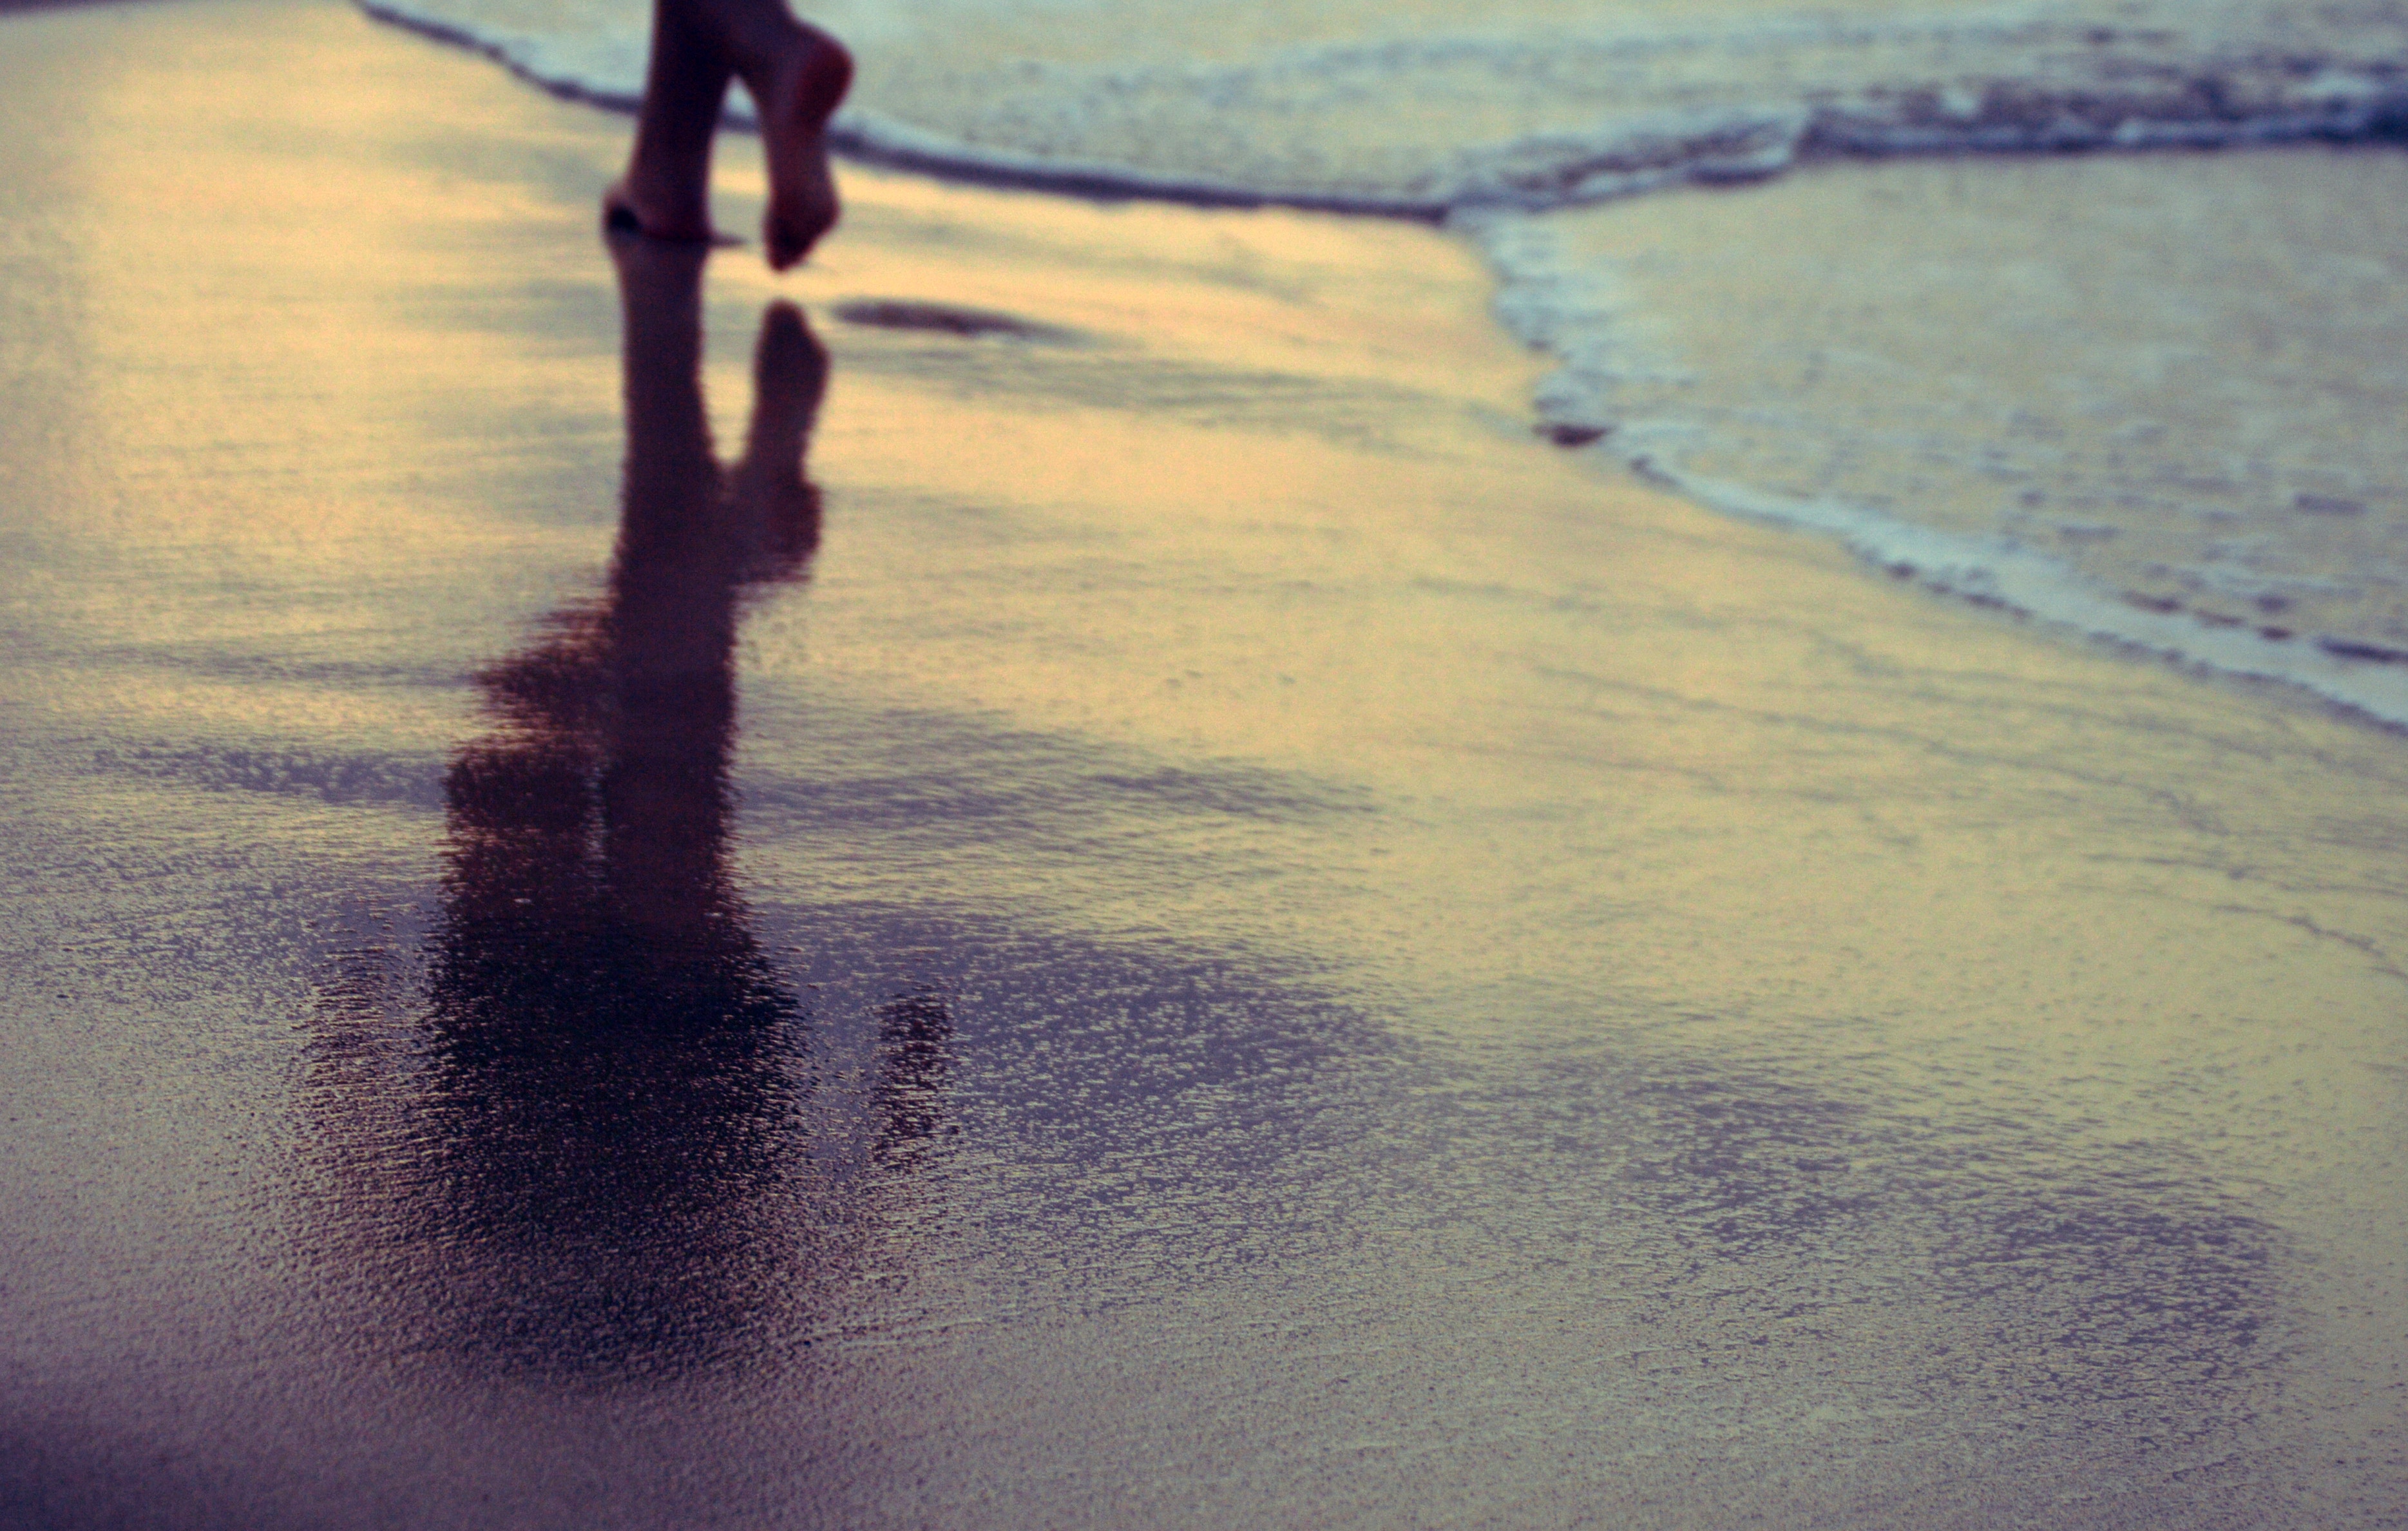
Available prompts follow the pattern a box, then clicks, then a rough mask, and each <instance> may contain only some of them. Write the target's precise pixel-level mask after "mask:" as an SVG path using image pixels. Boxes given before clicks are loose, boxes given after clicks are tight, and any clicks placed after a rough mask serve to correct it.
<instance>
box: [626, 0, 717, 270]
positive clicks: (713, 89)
mask: <svg viewBox="0 0 2408 1531" xmlns="http://www.w3.org/2000/svg"><path fill="white" fill-rule="evenodd" d="M699 8H702V7H696V6H695V5H694V4H693V3H692V0H657V4H656V6H655V8H654V10H653V13H652V62H651V64H650V65H649V66H648V68H647V70H646V75H645V79H644V104H643V108H642V109H641V111H640V112H639V113H638V116H637V119H636V147H635V151H634V152H633V153H632V154H631V155H630V156H629V157H628V162H627V173H626V175H625V176H624V177H623V178H621V180H620V181H619V183H618V184H617V185H616V186H613V187H611V188H610V191H609V195H607V196H605V198H604V199H603V212H604V217H605V220H606V221H607V222H608V223H609V226H611V227H612V228H614V229H626V230H630V231H636V232H641V233H644V234H649V235H651V236H652V237H654V238H664V239H689V240H708V239H709V238H710V237H711V227H710V143H711V137H712V135H713V134H715V133H717V132H718V130H719V119H720V114H721V112H722V111H723V110H724V108H725V105H726V101H727V86H728V82H729V80H730V79H733V78H734V74H735V70H734V67H733V65H732V64H731V63H730V62H729V60H728V57H727V51H726V50H725V48H724V46H722V44H721V43H720V41H719V39H718V38H717V37H716V36H712V34H711V31H710V29H708V28H707V27H705V26H704V25H701V24H698V23H700V22H702V21H703V20H704V18H702V17H698V16H696V15H695V10H696V9H699Z"/></svg>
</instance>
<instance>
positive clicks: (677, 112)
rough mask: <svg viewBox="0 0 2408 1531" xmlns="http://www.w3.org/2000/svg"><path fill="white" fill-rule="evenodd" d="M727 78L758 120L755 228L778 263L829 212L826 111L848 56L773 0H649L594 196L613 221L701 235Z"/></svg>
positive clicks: (847, 81)
mask: <svg viewBox="0 0 2408 1531" xmlns="http://www.w3.org/2000/svg"><path fill="white" fill-rule="evenodd" d="M730 79H741V80H743V81H744V88H745V90H746V91H747V92H748V93H749V94H751V95H752V97H753V105H754V107H755V108H757V110H758V112H759V114H760V119H761V143H762V149H763V152H764V153H765V154H766V155H767V160H768V169H769V209H768V214H767V217H766V218H765V219H764V220H763V227H762V238H763V240H764V242H765V244H766V245H767V253H768V257H769V264H770V265H771V266H773V267H776V268H778V269H779V270H781V271H782V270H784V269H785V268H786V267H789V266H792V265H794V264H795V263H796V261H798V260H801V259H802V258H803V256H804V254H805V253H807V252H808V251H810V247H811V246H812V245H813V244H814V243H816V242H818V240H819V238H820V237H821V236H822V235H824V234H825V233H826V232H827V231H828V229H829V228H831V227H832V226H834V224H835V223H836V218H837V202H836V183H835V181H834V179H833V178H832V177H831V175H830V174H829V171H828V160H827V121H828V118H829V117H831V116H832V115H834V114H835V111H836V108H837V104H838V103H839V102H840V101H842V100H843V99H844V93H845V91H846V89H847V88H848V87H849V86H850V85H851V84H852V83H853V59H852V57H851V56H850V55H848V54H847V53H846V52H845V51H844V50H843V48H841V47H840V46H839V45H838V43H837V42H836V40H835V39H834V38H832V37H830V36H828V35H827V34H825V33H824V32H821V31H819V30H818V29H816V28H814V27H809V26H805V25H804V24H803V23H801V22H797V21H796V20H795V18H794V16H793V15H792V14H791V13H790V12H788V10H787V9H786V7H785V5H784V3H783V0H654V9H653V13H652V65H651V68H650V70H649V72H648V74H647V76H646V79H645V81H644V105H643V111H642V113H641V115H640V116H639V117H638V121H637V126H636V149H635V153H634V155H633V156H632V158H631V159H630V161H629V163H628V166H627V174H626V176H625V177H624V179H622V180H621V181H620V182H619V184H618V185H616V186H614V187H612V188H611V189H610V192H609V195H608V196H607V197H605V198H604V201H603V209H604V213H605V216H606V218H607V219H608V221H609V224H610V225H611V226H612V227H614V228H627V229H634V230H640V231H641V232H643V233H645V234H649V235H652V236H654V237H655V238H669V239H708V238H710V237H711V229H710V139H711V134H712V132H713V131H714V130H715V129H716V128H717V127H718V125H719V114H720V109H721V107H722V104H723V103H724V101H725V99H726V94H727V86H728V82H729V80H730Z"/></svg>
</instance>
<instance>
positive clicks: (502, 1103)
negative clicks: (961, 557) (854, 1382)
mask: <svg viewBox="0 0 2408 1531" xmlns="http://www.w3.org/2000/svg"><path fill="white" fill-rule="evenodd" d="M612 245H613V255H614V258H615V259H616V260H617V262H618V264H619V273H620V282H621V291H622V296H623V301H624V313H625V319H624V323H625V326H626V330H625V334H626V342H625V386H626V407H627V458H626V476H625V501H624V513H623V519H622V523H621V528H620V540H619V546H618V552H617V557H616V560H615V563H614V566H613V569H612V571H611V577H610V584H609V592H608V595H607V596H606V598H605V599H602V600H601V601H599V602H597V603H595V604H591V605H585V606H579V607H573V608H570V609H568V610H566V611H564V612H561V613H557V614H554V615H553V616H552V618H550V619H549V621H548V622H547V624H546V629H547V630H546V633H545V636H544V637H543V638H542V639H541V640H540V641H538V643H535V644H533V645H532V646H530V647H529V648H527V649H526V650H524V651H523V652H522V653H520V654H518V655H517V656H515V657H511V658H509V659H508V660H506V661H504V662H503V663H501V664H499V665H496V666H495V667H494V668H493V669H491V670H489V671H487V672H485V673H484V674H483V675H481V676H480V685H481V686H482V687H483V689H484V691H485V694H486V701H487V706H488V710H489V712H490V713H491V714H492V715H493V717H494V720H495V727H494V728H493V729H492V730H491V731H490V732H489V733H487V734H486V735H485V736H483V737H482V738H480V739H478V740H476V741H474V742H472V743H471V744H467V745H466V746H465V747H464V748H463V749H462V750H461V751H460V752H459V754H458V756H457V757H456V758H455V759H454V761H453V764H452V772H451V774H450V776H449V778H448V780H447V781H446V783H445V800H446V807H447V830H448V832H447V842H446V847H445V860H446V874H445V876H444V880H443V909H442V918H441V921H440V923H439V925H438V926H437V929H436V931H435V932H434V933H433V935H432V937H431V939H430V941H429V943H428V947H427V949H428V953H429V957H430V968H429V975H428V981H427V986H426V1003H425V1008H424V1011H423V1018H421V1019H420V1020H418V1021H417V1022H416V1023H415V1024H414V1025H412V1026H411V1027H410V1029H409V1033H406V1034H405V1036H404V1038H402V1039H400V1040H401V1043H402V1045H401V1046H400V1047H395V1046H394V1042H395V1040H396V1039H395V1038H394V1037H393V1036H392V1035H391V1034H390V1033H380V1032H379V1031H378V1029H377V1027H376V1025H375V1023H374V1018H373V1016H372V1015H370V1014H369V1013H368V1012H370V1011H371V1010H372V1009H373V1006H372V1005H369V1004H355V1005H353V1006H351V1008H353V1009H354V1010H356V1011H358V1012H359V1014H358V1015H356V1016H352V1017H349V1018H347V1017H345V1016H344V1015H343V1014H342V1012H343V1011H344V1009H345V1004H344V1002H343V1000H342V997H341V996H340V995H339V994H337V995H334V996H332V997H331V999H330V1004H329V1005H328V1007H327V1008H328V1010H329V1011H330V1012H331V1013H330V1014H329V1015H328V1017H327V1024H326V1025H325V1027H324V1028H323V1029H322V1037H323V1039H324V1042H325V1046H324V1047H322V1050H321V1069H320V1074H319V1079H318V1084H319V1090H318V1095H319V1099H320V1101H321V1103H322V1119H323V1120H324V1121H325V1122H326V1123H327V1131H326V1134H325V1135H326V1137H327V1139H328V1143H329V1148H331V1150H332V1152H333V1155H334V1163H335V1165H336V1172H337V1173H336V1175H335V1184H336V1196H337V1202H338V1204H339V1206H338V1209H337V1221H338V1222H339V1224H340V1225H341V1226H343V1227H345V1228H346V1229H348V1230H350V1232H351V1238H350V1239H348V1240H346V1242H347V1244H348V1245H349V1247H350V1248H351V1249H352V1250H353V1251H354V1253H355V1254H356V1255H358V1256H361V1257H364V1259H365V1262H366V1264H367V1267H368V1269H370V1270H371V1271H379V1272H380V1273H381V1281H382V1284H383V1285H384V1286H385V1287H386V1288H388V1289H389V1290H390V1291H391V1294H392V1300H393V1304H394V1308H395V1317H396V1319H397V1320H398V1321H399V1322H401V1323H402V1325H403V1327H404V1329H405V1330H417V1331H418V1332H419V1336H418V1340H417V1341H415V1343H423V1342H431V1343H434V1344H436V1345H438V1346H440V1347H443V1348H446V1349H452V1350H466V1351H468V1352H471V1353H476V1354H480V1355H484V1356H487V1357H490V1358H493V1359H495V1360H497V1361H500V1362H503V1363H504V1364H506V1365H513V1366H532V1367H535V1368H537V1369H538V1370H544V1371H567V1372H575V1373H581V1374H589V1375H590V1374H594V1373H595V1372H596V1371H597V1370H598V1371H599V1372H602V1373H608V1374H621V1375H624V1374H625V1373H627V1372H628V1371H630V1370H638V1371H657V1370H659V1369H661V1368H662V1367H665V1366H674V1365H682V1364H686V1363H691V1362H695V1361H699V1360H704V1359H707V1358H708V1357H710V1355H712V1354H714V1353H716V1352H719V1351H721V1350H724V1349H725V1348H726V1346H727V1345H728V1344H729V1343H731V1342H732V1341H733V1340H734V1339H735V1338H736V1336H739V1335H741V1334H743V1333H744V1332H746V1331H748V1330H751V1329H755V1328H757V1327H758V1325H759V1323H760V1322H762V1321H763V1320H764V1319H766V1318H767V1317H768V1316H769V1315H770V1314H773V1313H782V1314H784V1315H785V1317H786V1319H787V1320H788V1321H789V1322H791V1321H794V1320H796V1318H797V1316H798V1315H799V1313H800V1311H801V1310H800V1309H799V1308H798V1307H797V1306H796V1305H797V1304H798V1303H803V1302H806V1301H807V1300H808V1299H809V1298H810V1294H811V1293H812V1292H814V1291H816V1290H818V1289H819V1288H821V1287H822V1286H824V1279H825V1277H826V1275H827V1274H828V1267H830V1266H831V1265H832V1264H833V1265H842V1264H847V1263H848V1262H850V1261H851V1260H852V1259H853V1255H852V1253H851V1252H849V1251H850V1250H851V1249H852V1246H853V1245H855V1244H857V1243H858V1242H859V1241H860V1239H861V1238H862V1237H864V1236H866V1231H867V1228H868V1227H869V1225H870V1224H872V1223H874V1222H875V1220H876V1219H875V1216H874V1213H873V1212H872V1210H871V1209H870V1208H869V1207H868V1206H866V1205H863V1204H861V1203H860V1196H859V1192H858V1188H855V1189H853V1190H848V1189H846V1187H845V1186H844V1185H842V1184H839V1183H838V1182H839V1181H840V1180H842V1179H843V1178H844V1177H843V1176H842V1174H840V1173H835V1172H834V1170H833V1167H832V1166H831V1165H829V1164H827V1163H812V1162H811V1161H810V1159H809V1158H808V1157H807V1156H806V1155H805V1153H804V1139H805V1134H804V1133H803V1131H802V1126H803V1123H802V1120H801V1118H802V1116H803V1113H804V1112H805V1110H806V1108H807V1107H808V1106H809V1105H810V1080H809V1077H808V1075H807V1067H808V1063H807V1052H806V1048H805V1047H804V1038H803V1035H802V1033H801V1026H802V1017H801V1015H800V1013H799V1007H798V1006H797V1004H796V1000H795V997H794V995H793V994H792V992H791V991H790V990H789V989H788V988H787V987H786V986H785V985H784V984H783V983H782V982H781V979H780V978H779V976H778V975H777V973H776V972H775V970H774V969H773V967H772V965H771V963H770V962H769V960H767V956H766V955H765V954H764V953H763V952H762V951H761V950H760V948H759V946H758V945H757V942H756V940H755V938H754V936H753V933H752V930H751V926H750V921H749V917H748V914H747V911H746V909H745V907H744V905H743V903H742V901H741V899H740V898H739V897H738V893H737V891H736V888H735V887H734V883H733V878H732V876H731V874H730V871H729V867H728V830H729V821H730V817H731V807H730V798H729V784H728V779H727V772H728V758H729V754H730V751H731V749H732V746H733V744H734V739H735V730H736V690H735V676H734V655H735V641H736V634H737V626H738V617H739V614H740V606H741V603H742V601H743V599H744V598H745V595H746V592H747V590H748V589H750V588H753V587H756V586H759V585H763V584H766V583H768V582H775V581H780V580H787V579H792V578H794V577H796V575H797V574H799V573H800V572H801V571H802V570H803V568H804V567H805V565H806V563H807V561H808V560H809V558H810V556H811V554H812V552H813V550H814V548H815V547H816V545H817V542H818V536H819V502H818V497H817V494H816V492H815V491H814V490H813V489H812V488H811V486H810V484H808V483H807V482H806V481H805V479H804V478H803V476H802V471H801V461H802V455H803V450H804V447H805V444H806V441H807V437H808V434H809V431H810V426H811V422H812V418H813V415H814V412H816V410H817V408H818V405H819V401H820V397H821V394H822V392H823V390H824V385H825V381H826V374H827V362H826V354H825V353H824V351H823V350H822V349H821V348H820V346H819V344H818V342H817V341H816V340H815V339H812V337H811V335H810V331H809V329H808V328H807V327H806V326H805V325H804V323H803V319H802V316H801V315H800V314H799V313H798V312H797V311H796V310H795V309H794V308H793V307H792V306H790V305H787V304H783V303H779V304H773V305H772V306H771V307H770V309H769V311H768V312H767V315H766V316H765V317H764V319H763V322H762V327H761V336H760V341H759V345H758V349H757V351H756V354H755V364H754V381H755V401H754V407H753V423H752V428H751V431H750V433H749V436H748V439H747V441H746V443H745V451H744V455H743V457H742V459H741V461H739V462H738V464H736V465H735V466H734V467H733V468H728V469H723V468H722V467H721V466H720V465H719V463H718V461H717V459H716V457H715V455H714V454H713V452H712V448H711V443H710V434H709V426H708V423H707V419H706V415H705V411H704V406H703V398H702V392H701V386H700V377H699V368H700V363H701V350H702V345H701V286H700V273H701V267H702V263H703V260H704V257H705V251H704V250H703V249H702V248H701V247H698V246H691V245H676V244H668V243H662V242H658V241H652V240H647V239H641V238H620V239H614V240H613V241H612ZM347 1021H348V1022H349V1023H348V1024H347V1023H346V1022H347ZM882 1021H883V1032H882V1038H881V1043H882V1054H883V1067H882V1077H881V1078H880V1079H879V1080H878V1081H877V1083H876V1084H875V1085H874V1086H873V1098H872V1100H871V1101H870V1102H869V1103H868V1104H869V1105H870V1110H871V1115H872V1117H873V1120H872V1121H871V1123H870V1124H869V1125H870V1128H871V1131H872V1133H873V1134H874V1135H875V1136H876V1138H877V1140H878V1143H877V1148H876V1153H877V1158H878V1163H879V1164H880V1165H881V1166H882V1167H884V1168H886V1169H888V1170H890V1171H891V1170H895V1169H898V1168H899V1169H903V1170H908V1169H909V1168H910V1165H911V1164H912V1163H916V1162H917V1157H918V1151H919V1147H920V1140H923V1139H925V1138H927V1137H928V1136H929V1134H933V1133H935V1132H938V1131H939V1130H940V1129H939V1118H940V1117H941V1114H942V1102H943V1096H944V1093H945V1091H944V1075H945V1073H946V1071H947V1067H948V1064H947V1061H946V1060H947V1056H948V1054H947V1047H946V1044H947V1040H948V1038H949V1036H950V1031H951V1027H950V1022H949V1020H948V1018H947V1017H946V1014H945V1011H944V1007H943V1005H942V1003H941V1001H939V999H937V998H936V997H935V996H934V995H933V994H927V993H919V994H914V995H911V996H908V997H906V998H904V999H902V1000H900V1001H898V1002H897V1003H896V1004H893V1005H890V1006H889V1007H888V1008H887V1010H886V1012H885V1013H884V1014H883V1016H882ZM413 1055H414V1056H415V1057H416V1058H417V1059H419V1060H420V1062H417V1063H416V1064H414V1065H406V1064H402V1063H399V1062H396V1060H397V1059H401V1058H408V1057H410V1056H413ZM832 1173H835V1178H831V1175H832Z"/></svg>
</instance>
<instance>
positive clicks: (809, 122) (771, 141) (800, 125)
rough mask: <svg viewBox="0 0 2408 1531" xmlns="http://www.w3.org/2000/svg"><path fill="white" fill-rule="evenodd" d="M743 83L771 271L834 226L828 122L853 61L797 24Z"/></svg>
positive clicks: (821, 36)
mask: <svg viewBox="0 0 2408 1531" xmlns="http://www.w3.org/2000/svg"><path fill="white" fill-rule="evenodd" d="M745 83H746V86H747V88H748V89H751V90H752V93H753V104H754V106H755V107H757V108H759V110H760V113H761V148H762V151H763V152H764V153H765V154H766V155H767V159H768V162H769V210H768V212H767V216H765V217H764V218H763V219H762V221H761V238H762V242H763V243H764V244H765V245H767V253H768V256H769V266H770V267H771V269H773V270H779V271H782V270H784V269H786V267H790V266H792V265H794V264H795V263H796V261H799V260H801V259H802V258H803V256H804V255H806V254H808V253H810V248H811V246H813V245H814V244H817V243H818V242H819V240H820V237H821V236H822V235H824V234H825V233H827V231H828V230H829V229H831V228H834V227H835V226H836V219H837V202H836V178H835V176H834V175H833V174H832V173H831V172H830V170H829V168H828V147H827V123H828V119H829V118H830V117H832V116H834V115H836V108H837V104H838V103H839V102H840V101H842V100H843V99H844V93H845V91H846V90H847V89H849V88H850V87H851V86H852V84H853V56H852V55H851V54H850V53H847V52H846V51H844V49H843V48H842V47H841V46H839V44H838V43H837V41H836V39H835V38H833V37H830V36H828V35H827V34H825V33H824V32H820V31H818V30H816V29H814V28H811V27H800V28H798V29H797V34H796V36H795V45H794V46H793V47H791V48H788V49H786V50H783V51H781V57H780V58H779V59H778V60H777V62H776V64H775V65H774V66H773V67H772V68H771V69H769V70H768V71H767V73H766V78H759V79H754V78H753V77H750V76H748V77H747V79H746V81H745ZM707 221H708V218H707V215H706V222H707Z"/></svg>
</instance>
